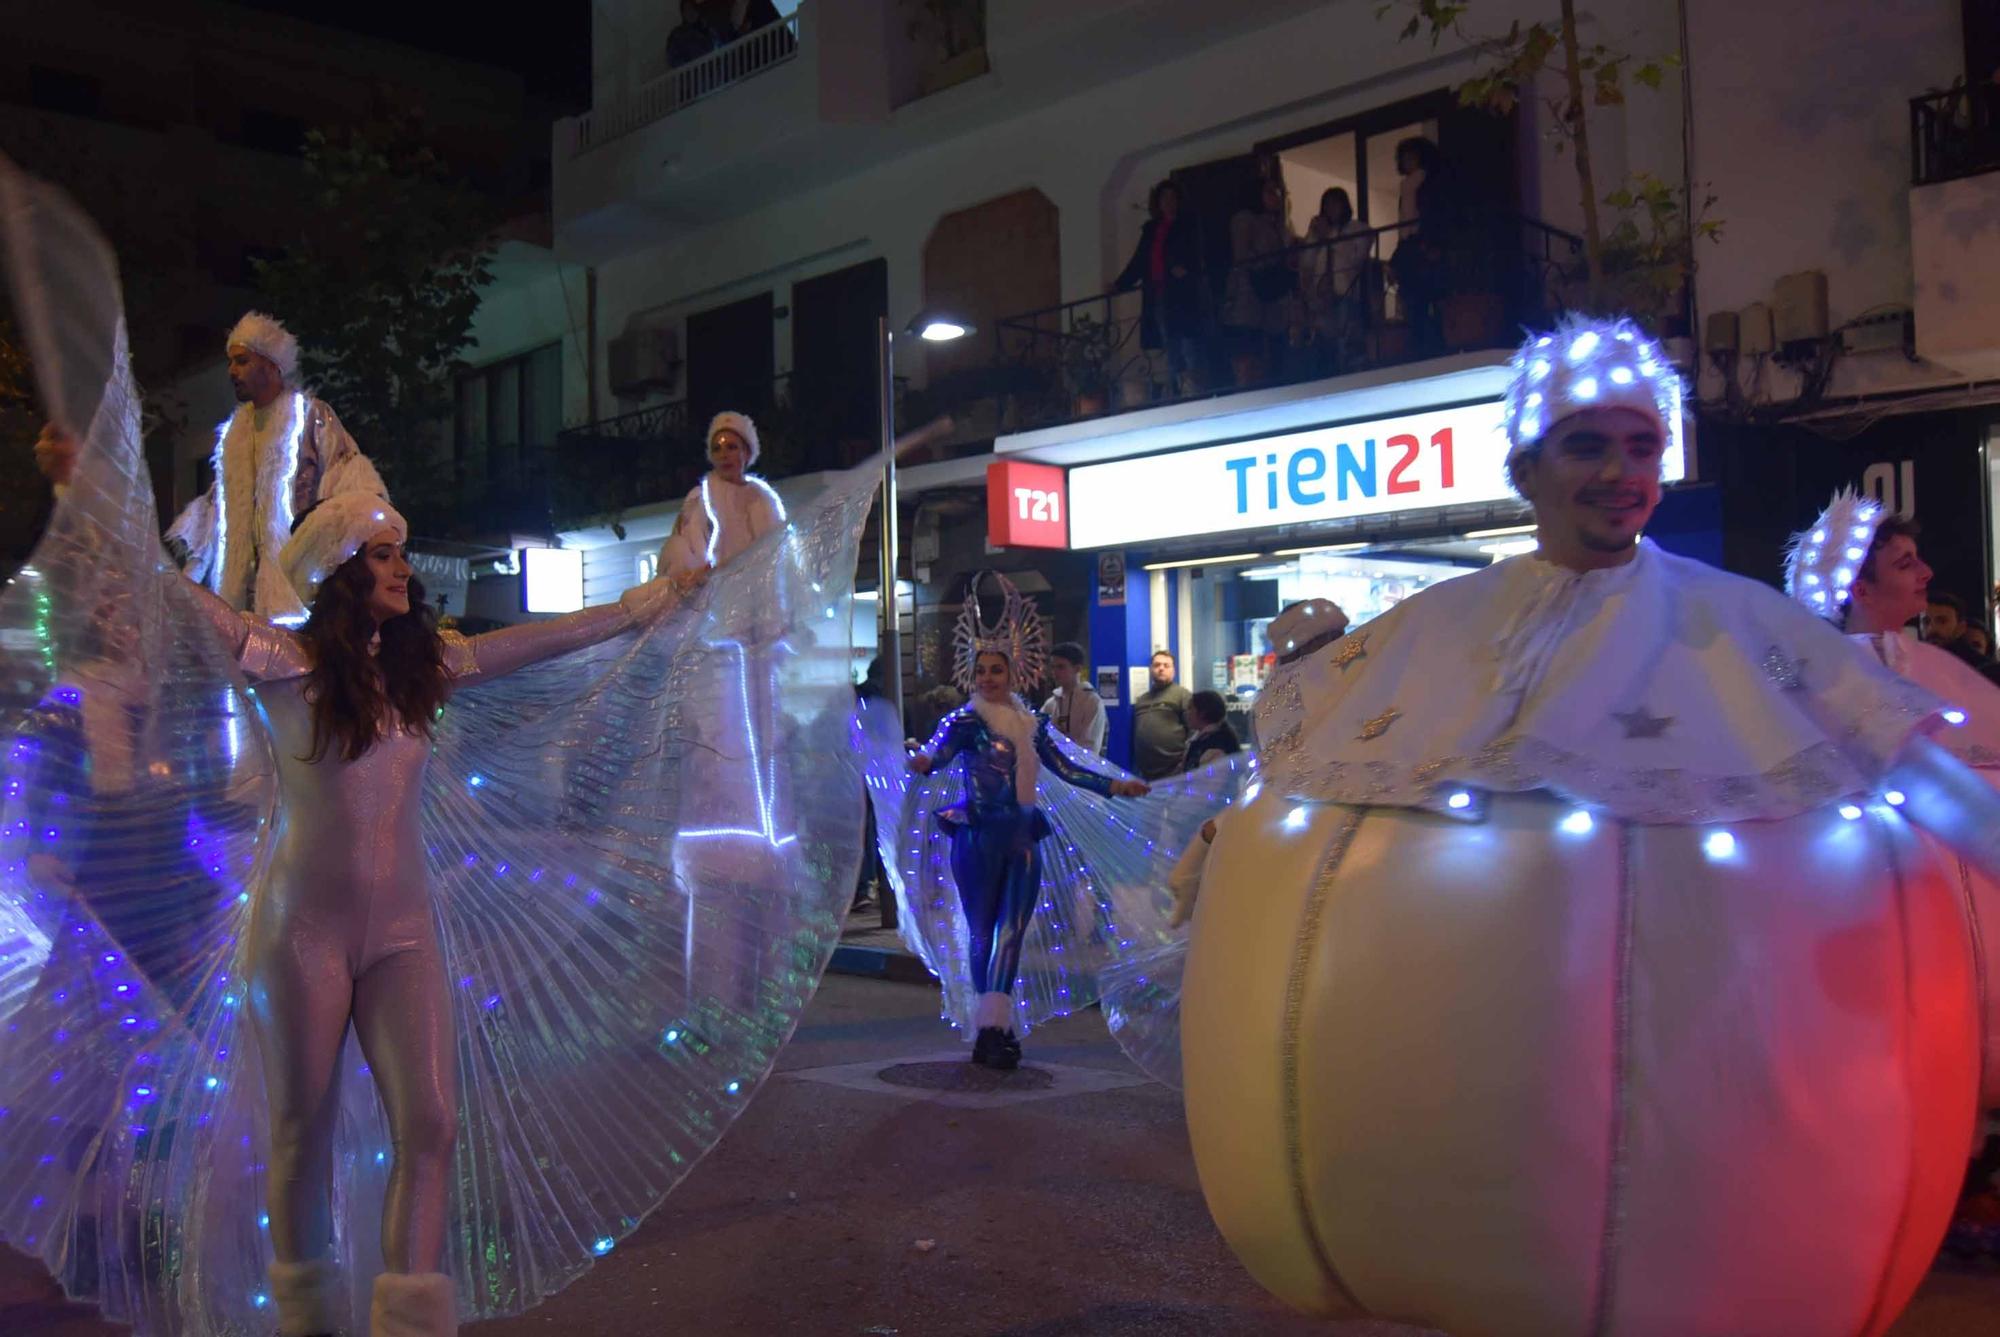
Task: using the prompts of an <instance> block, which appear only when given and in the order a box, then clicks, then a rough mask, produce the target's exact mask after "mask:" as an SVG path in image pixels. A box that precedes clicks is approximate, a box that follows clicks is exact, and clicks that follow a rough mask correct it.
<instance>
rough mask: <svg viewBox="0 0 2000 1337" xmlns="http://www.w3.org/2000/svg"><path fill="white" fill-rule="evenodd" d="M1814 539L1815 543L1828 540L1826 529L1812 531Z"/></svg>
mask: <svg viewBox="0 0 2000 1337" xmlns="http://www.w3.org/2000/svg"><path fill="white" fill-rule="evenodd" d="M1812 541H1813V542H1814V543H1824V542H1826V531H1825V530H1824V529H1815V530H1814V531H1813V532H1812ZM1808 556H1810V554H1808Z"/></svg>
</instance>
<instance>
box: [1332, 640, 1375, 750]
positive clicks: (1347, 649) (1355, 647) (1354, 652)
mask: <svg viewBox="0 0 2000 1337" xmlns="http://www.w3.org/2000/svg"><path fill="white" fill-rule="evenodd" d="M1367 653H1368V633H1367V632H1365V631H1357V632H1352V633H1350V634H1349V635H1347V636H1344V637H1342V638H1341V642H1340V648H1339V649H1338V650H1335V651H1334V652H1333V666H1334V667H1335V668H1337V669H1340V670H1341V671H1342V672H1345V671H1346V670H1347V666H1348V665H1349V664H1352V663H1353V662H1354V661H1355V660H1357V659H1359V658H1361V657H1362V656H1363V655H1365V654H1367ZM1383 727H1385V728H1386V727H1388V726H1386V725H1385V726H1383Z"/></svg>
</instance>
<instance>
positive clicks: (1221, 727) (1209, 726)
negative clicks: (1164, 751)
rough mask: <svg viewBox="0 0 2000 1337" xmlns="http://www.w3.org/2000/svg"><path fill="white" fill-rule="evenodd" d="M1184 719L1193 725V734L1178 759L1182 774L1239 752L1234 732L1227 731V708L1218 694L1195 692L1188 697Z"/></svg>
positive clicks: (1238, 743)
mask: <svg viewBox="0 0 2000 1337" xmlns="http://www.w3.org/2000/svg"><path fill="white" fill-rule="evenodd" d="M1188 718H1189V719H1190V720H1191V721H1192V722H1193V724H1194V734H1193V736H1192V737H1190V738H1189V739H1188V741H1187V750H1186V752H1185V753H1184V754H1183V755H1182V761H1181V769H1182V770H1184V771H1198V770H1200V769H1201V768H1202V767H1204V766H1206V765H1208V764H1209V763H1210V762H1214V761H1220V760H1222V759H1223V758H1224V757H1226V756H1228V755H1229V754H1230V753H1232V752H1241V751H1242V750H1243V744H1242V743H1241V742H1239V741H1238V740H1237V737H1236V731H1235V730H1234V729H1232V728H1230V727H1229V707H1228V706H1227V705H1225V704H1224V703H1223V700H1222V693H1220V692H1196V693H1195V694H1194V695H1192V696H1190V697H1189V698H1188Z"/></svg>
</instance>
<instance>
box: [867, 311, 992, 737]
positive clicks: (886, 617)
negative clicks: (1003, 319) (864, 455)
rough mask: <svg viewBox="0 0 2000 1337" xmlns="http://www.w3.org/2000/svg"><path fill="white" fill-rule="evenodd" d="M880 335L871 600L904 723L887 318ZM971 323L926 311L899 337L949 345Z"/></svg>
mask: <svg viewBox="0 0 2000 1337" xmlns="http://www.w3.org/2000/svg"><path fill="white" fill-rule="evenodd" d="M878 327H879V329H880V331H881V335H882V350H881V353H882V385H881V394H882V403H881V423H882V525H881V539H882V543H881V574H880V582H881V583H880V584H879V586H878V587H877V588H878V589H879V591H880V593H879V594H878V596H877V598H876V603H877V605H878V606H879V611H878V613H877V616H878V617H879V618H880V623H879V624H878V625H879V633H878V634H879V637H880V640H879V644H880V646H881V657H882V677H883V686H884V687H886V688H887V689H888V693H889V701H890V703H891V704H892V705H893V706H894V707H895V711H896V718H897V719H898V720H901V719H902V718H903V637H902V623H901V619H900V617H899V616H898V614H899V611H900V603H901V601H900V600H899V599H898V597H897V595H896V547H897V541H898V538H897V532H896V530H897V523H896V506H897V496H896V336H895V332H894V331H892V330H891V329H890V328H889V318H888V317H887V316H886V315H885V316H883V317H882V318H881V319H880V321H879V322H878ZM973 328H974V327H973V325H972V323H971V322H970V321H966V320H962V319H960V318H958V317H957V316H953V315H948V314H946V313H944V312H941V311H937V310H932V309H925V310H923V311H919V312H918V313H917V315H916V317H915V318H914V319H912V320H911V321H910V323H909V324H908V325H906V326H905V327H904V328H903V333H904V334H906V335H909V336H911V337H914V338H918V339H923V340H925V341H926V342H929V343H934V344H935V343H950V342H951V341H952V340H954V339H962V338H964V337H965V336H966V335H968V334H971V333H972V332H973Z"/></svg>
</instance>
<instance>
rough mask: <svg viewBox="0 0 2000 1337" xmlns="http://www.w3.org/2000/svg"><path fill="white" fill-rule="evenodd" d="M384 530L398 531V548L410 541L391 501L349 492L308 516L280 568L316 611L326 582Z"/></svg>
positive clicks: (294, 534)
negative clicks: (317, 599) (402, 543)
mask: <svg viewBox="0 0 2000 1337" xmlns="http://www.w3.org/2000/svg"><path fill="white" fill-rule="evenodd" d="M384 529H393V530H394V531H395V532H396V541H397V542H398V543H401V542H405V541H407V540H408V539H409V537H410V526H409V522H408V521H406V520H404V519H403V517H402V516H400V515H398V514H397V513H396V508H395V507H393V506H391V505H390V504H389V503H388V502H386V501H384V500H382V499H381V498H380V497H377V496H372V495H370V494H369V493H366V492H344V493H342V494H341V495H340V496H337V497H331V498H329V499H327V500H326V501H323V502H321V503H320V504H319V505H317V506H315V507H313V508H312V510H310V511H308V512H306V518H305V519H303V520H301V521H300V522H299V527H298V528H297V529H296V530H294V531H292V537H291V541H290V542H288V543H286V544H285V550H284V552H282V553H280V554H279V556H278V564H279V566H281V567H283V568H284V572H285V579H287V580H289V581H291V582H292V588H293V589H295V590H297V591H298V592H299V601H300V602H301V603H304V604H306V605H307V606H309V607H310V606H311V604H312V601H313V597H314V596H315V595H317V594H318V593H319V587H320V585H321V583H322V582H324V581H325V580H326V578H327V577H328V576H330V575H332V574H333V573H334V572H335V571H336V570H338V569H339V567H340V564H341V563H342V562H345V561H346V560H347V559H348V558H350V557H352V556H354V554H355V553H357V552H360V551H361V549H362V546H363V545H364V544H366V543H367V542H368V540H369V539H371V538H373V537H374V536H375V535H377V534H379V533H381V532H382V531H383V530H384Z"/></svg>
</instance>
